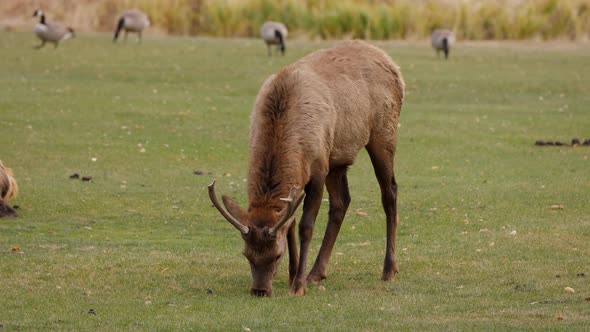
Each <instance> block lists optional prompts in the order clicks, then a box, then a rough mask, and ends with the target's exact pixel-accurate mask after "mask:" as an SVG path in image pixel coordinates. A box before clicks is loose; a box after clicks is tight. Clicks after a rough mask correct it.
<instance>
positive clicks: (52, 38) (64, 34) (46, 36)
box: [33, 9, 76, 49]
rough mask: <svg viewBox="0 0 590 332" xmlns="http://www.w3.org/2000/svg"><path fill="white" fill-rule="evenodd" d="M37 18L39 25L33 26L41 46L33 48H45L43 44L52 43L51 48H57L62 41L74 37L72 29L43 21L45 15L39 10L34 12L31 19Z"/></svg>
mask: <svg viewBox="0 0 590 332" xmlns="http://www.w3.org/2000/svg"><path fill="white" fill-rule="evenodd" d="M35 16H39V17H40V20H39V23H37V24H35V34H36V35H37V37H39V39H41V45H38V46H35V48H38V49H39V48H41V47H43V46H45V43H47V42H49V43H53V46H54V47H55V48H57V45H58V44H59V42H61V41H62V40H66V39H69V38H74V37H76V34H75V33H74V29H72V28H70V27H66V26H64V25H61V24H59V23H47V22H46V21H45V14H44V13H43V11H42V10H41V9H37V10H35V12H34V13H33V17H35Z"/></svg>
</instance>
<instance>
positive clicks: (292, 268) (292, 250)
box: [287, 220, 299, 288]
mask: <svg viewBox="0 0 590 332" xmlns="http://www.w3.org/2000/svg"><path fill="white" fill-rule="evenodd" d="M295 224H296V222H295V220H293V221H292V222H291V226H289V232H288V233H287V246H288V249H289V288H291V287H292V286H293V280H294V279H295V275H296V274H297V269H298V267H299V256H297V236H296V233H295Z"/></svg>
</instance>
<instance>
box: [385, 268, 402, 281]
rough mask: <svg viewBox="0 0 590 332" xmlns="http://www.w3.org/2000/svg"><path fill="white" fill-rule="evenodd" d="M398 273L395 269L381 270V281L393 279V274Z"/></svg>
mask: <svg viewBox="0 0 590 332" xmlns="http://www.w3.org/2000/svg"><path fill="white" fill-rule="evenodd" d="M397 273H398V270H397V269H395V270H393V271H389V272H386V271H383V274H382V275H381V280H383V281H390V280H395V275H396V274H397Z"/></svg>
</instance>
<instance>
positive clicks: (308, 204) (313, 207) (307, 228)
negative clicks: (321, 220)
mask: <svg viewBox="0 0 590 332" xmlns="http://www.w3.org/2000/svg"><path fill="white" fill-rule="evenodd" d="M323 192H324V177H323V176H322V177H314V178H312V179H311V181H309V183H308V184H307V185H306V186H305V194H306V196H305V201H304V202H303V215H302V216H301V221H300V222H299V242H300V244H301V248H300V251H299V267H298V268H297V274H296V275H295V280H294V281H293V284H292V285H291V291H290V293H291V294H294V295H305V289H306V287H307V281H306V274H305V267H306V264H307V254H308V251H309V244H310V243H311V238H312V236H313V226H314V224H315V219H316V217H317V215H318V211H319V210H320V205H321V203H322V194H323Z"/></svg>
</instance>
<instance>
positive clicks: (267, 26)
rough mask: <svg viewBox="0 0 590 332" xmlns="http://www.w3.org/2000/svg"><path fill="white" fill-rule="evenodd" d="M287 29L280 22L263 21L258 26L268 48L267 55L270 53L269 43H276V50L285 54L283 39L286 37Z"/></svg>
mask: <svg viewBox="0 0 590 332" xmlns="http://www.w3.org/2000/svg"><path fill="white" fill-rule="evenodd" d="M287 35H288V31H287V27H286V26H285V25H284V24H283V23H280V22H272V21H268V22H265V23H264V24H263V25H262V27H260V37H262V40H264V42H265V43H266V46H267V48H268V55H271V54H272V52H271V50H270V46H271V45H278V50H279V51H281V53H282V54H283V55H284V54H285V39H287Z"/></svg>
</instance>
